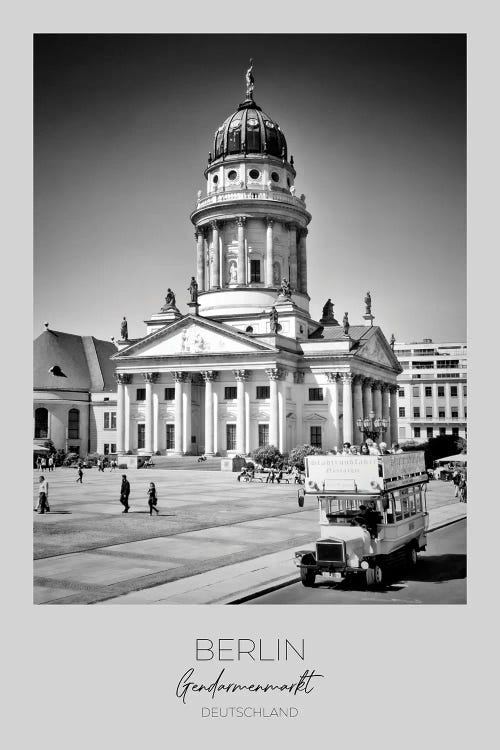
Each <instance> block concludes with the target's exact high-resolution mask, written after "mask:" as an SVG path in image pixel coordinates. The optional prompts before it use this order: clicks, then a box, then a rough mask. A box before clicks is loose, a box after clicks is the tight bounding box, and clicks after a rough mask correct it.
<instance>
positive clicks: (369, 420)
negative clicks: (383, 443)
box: [356, 411, 389, 440]
mask: <svg viewBox="0 0 500 750" xmlns="http://www.w3.org/2000/svg"><path fill="white" fill-rule="evenodd" d="M356 424H357V425H358V429H359V431H360V432H361V433H362V434H363V435H364V438H365V440H366V438H371V439H372V440H377V438H378V436H379V435H380V436H382V435H383V434H384V432H385V431H386V430H387V427H388V426H389V423H388V421H387V419H382V418H380V417H375V412H374V411H371V412H370V415H369V416H368V417H365V418H364V419H362V417H360V418H359V419H357V420H356Z"/></svg>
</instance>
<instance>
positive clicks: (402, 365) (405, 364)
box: [399, 360, 410, 370]
mask: <svg viewBox="0 0 500 750" xmlns="http://www.w3.org/2000/svg"><path fill="white" fill-rule="evenodd" d="M399 364H400V365H401V367H402V368H403V370H406V369H407V368H408V366H409V364H410V363H409V362H408V361H406V360H405V361H400V363H399Z"/></svg>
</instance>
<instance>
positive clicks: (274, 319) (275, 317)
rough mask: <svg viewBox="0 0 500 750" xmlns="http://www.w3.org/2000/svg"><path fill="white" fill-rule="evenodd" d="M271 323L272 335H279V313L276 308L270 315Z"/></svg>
mask: <svg viewBox="0 0 500 750" xmlns="http://www.w3.org/2000/svg"><path fill="white" fill-rule="evenodd" d="M269 322H270V324H271V333H278V330H279V323H278V311H277V309H276V308H275V307H272V308H271V312H270V313H269Z"/></svg>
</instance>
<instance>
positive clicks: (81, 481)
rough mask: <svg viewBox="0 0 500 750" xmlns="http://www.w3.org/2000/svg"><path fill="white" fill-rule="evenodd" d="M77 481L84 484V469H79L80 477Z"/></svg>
mask: <svg viewBox="0 0 500 750" xmlns="http://www.w3.org/2000/svg"><path fill="white" fill-rule="evenodd" d="M76 481H77V482H80V484H83V469H82V467H81V466H79V467H78V477H77V478H76Z"/></svg>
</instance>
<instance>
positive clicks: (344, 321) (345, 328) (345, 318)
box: [342, 313, 349, 336]
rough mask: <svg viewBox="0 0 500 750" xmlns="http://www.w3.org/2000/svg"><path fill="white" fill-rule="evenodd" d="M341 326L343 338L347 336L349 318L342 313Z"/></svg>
mask: <svg viewBox="0 0 500 750" xmlns="http://www.w3.org/2000/svg"><path fill="white" fill-rule="evenodd" d="M342 325H343V326H344V336H349V318H348V316H347V313H344V317H343V319H342Z"/></svg>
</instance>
